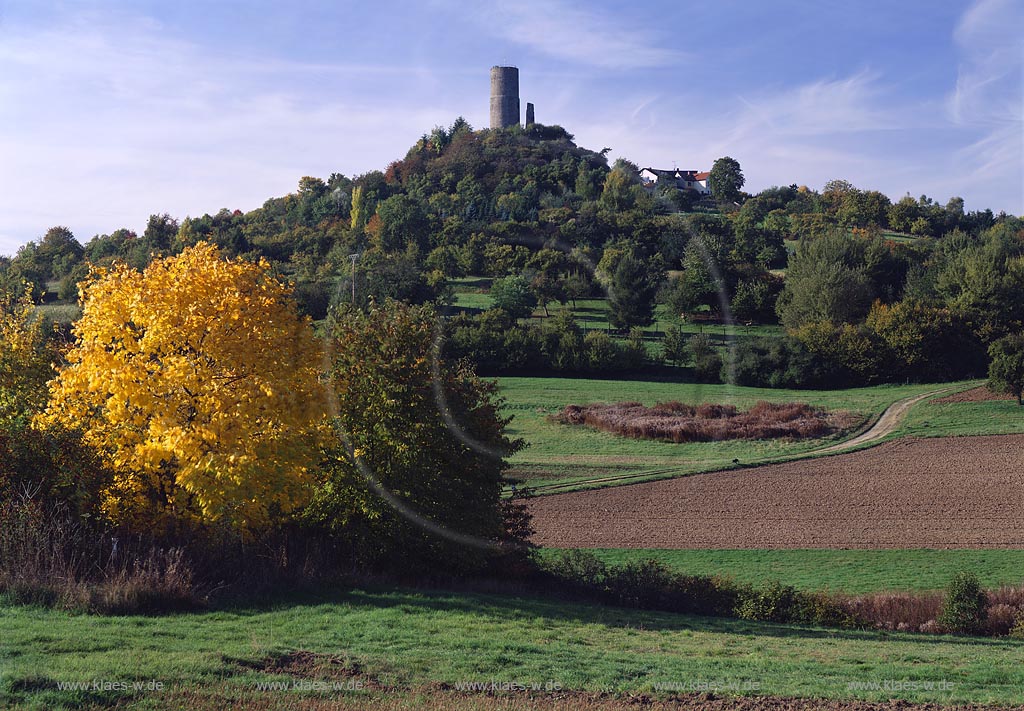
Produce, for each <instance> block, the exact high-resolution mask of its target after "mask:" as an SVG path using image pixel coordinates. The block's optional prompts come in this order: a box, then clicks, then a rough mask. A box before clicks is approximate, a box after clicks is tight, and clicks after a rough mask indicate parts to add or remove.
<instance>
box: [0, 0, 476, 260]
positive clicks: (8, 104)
mask: <svg viewBox="0 0 1024 711" xmlns="http://www.w3.org/2000/svg"><path fill="white" fill-rule="evenodd" d="M424 71H425V70H424V69H422V68H420V69H419V70H418V71H399V70H394V71H393V70H392V68H389V67H384V66H380V67H378V66H373V65H369V66H358V65H336V66H335V65H307V64H302V63H298V62H291V61H279V60H274V59H267V60H264V59H262V58H259V57H255V58H246V57H238V56H223V55H219V54H217V53H216V52H215V51H211V50H209V49H207V48H203V47H200V46H198V45H194V44H191V43H189V42H187V41H183V40H180V39H175V38H172V37H168V36H167V33H166V32H164V31H163V29H162V28H161V27H160V26H159V25H157V24H156V23H154V22H152V21H150V20H146V19H145V18H143V19H131V20H121V21H118V22H108V23H106V24H105V23H102V22H96V21H95V19H90V20H89V21H87V22H86V21H75V20H71V21H68V22H67V23H65V24H63V25H61V26H59V27H54V28H47V29H41V30H31V29H27V28H17V27H11V26H9V25H8V26H6V27H5V28H4V35H3V41H2V42H0V254H4V253H6V254H10V253H12V252H13V251H14V250H15V249H16V248H17V247H18V246H19V245H20V244H23V243H24V242H25V241H27V240H28V239H30V238H34V237H37V236H39V235H41V234H42V233H43V232H44V231H45V230H46V228H47V227H49V226H51V225H52V224H62V223H64V224H68V225H69V226H70V227H71V228H72V230H73V231H74V232H75V233H76V235H77V236H78V237H79V238H80V239H81V240H83V241H84V240H87V239H89V238H90V237H91V236H92V235H93V234H95V233H97V232H109V231H111V230H113V229H116V228H118V227H121V226H127V227H130V228H134V229H140V228H141V227H143V226H144V225H145V221H146V218H147V217H148V215H149V214H151V213H156V212H169V213H171V214H172V215H176V216H178V217H183V216H185V215H188V214H192V215H195V214H202V212H204V211H209V212H214V211H216V210H218V209H219V208H221V207H229V208H240V209H243V210H245V209H252V208H254V207H257V206H258V205H259V204H261V203H262V201H263V200H265V199H266V198H267V197H268V196H271V195H281V194H284V193H286V192H288V191H290V190H293V189H294V186H295V183H296V182H297V180H298V178H299V177H300V176H302V175H321V176H326V175H328V174H329V173H330V172H332V171H335V170H340V171H343V172H347V173H350V174H351V173H352V172H362V171H365V170H370V169H373V168H382V167H383V165H385V164H386V162H387V160H390V159H394V158H399V157H401V155H402V154H403V153H404V150H405V149H406V148H407V147H408V146H409V145H411V144H412V143H413V142H414V141H415V140H416V138H417V137H418V136H419V135H420V134H421V133H422V132H423V131H424V129H425V128H426V127H429V126H432V125H435V124H438V123H444V122H447V121H450V120H451V117H452V116H455V115H457V114H458V113H460V112H459V111H458V110H457V108H456V107H446V106H444V105H443V100H433V101H431V100H430V99H429V98H427V99H426V100H420V99H421V97H417V98H416V99H414V100H413V101H407V99H408V97H409V96H410V95H411V94H415V92H416V91H417V89H416V86H421V85H424V84H426V83H427V82H425V81H424V77H423V76H422V74H423V72H424ZM382 82H384V83H385V84H386V83H387V82H393V83H392V85H391V88H390V90H388V91H382V92H379V93H378V92H373V91H370V90H369V88H370V87H372V86H380V85H381V83H382Z"/></svg>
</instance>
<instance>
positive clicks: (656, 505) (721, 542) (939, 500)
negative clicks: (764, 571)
mask: <svg viewBox="0 0 1024 711" xmlns="http://www.w3.org/2000/svg"><path fill="white" fill-rule="evenodd" d="M1022 504H1024V435H1002V436H984V437H950V438H935V439H914V438H908V439H901V440H896V441H893V442H888V443H886V444H883V445H880V446H878V447H874V448H872V449H866V450H861V451H858V452H853V453H849V454H839V455H834V456H829V457H821V458H817V459H807V460H803V461H797V462H790V463H786V464H771V465H767V466H762V467H754V468H750V469H737V470H730V471H720V472H711V473H708V474H700V475H695V476H689V477H683V478H679V479H671V480H666V481H658V482H651V483H647V484H634V485H629V486H618V487H613V488H608V489H599V490H594V491H582V492H575V493H569V494H557V495H552V496H542V497H538V498H536V499H533V500H532V501H531V502H530V511H531V513H532V514H533V516H534V519H533V525H534V528H535V529H536V534H535V535H534V537H533V541H534V543H537V544H539V545H542V546H557V547H576V548H1018V547H1021V546H1024V516H1021V508H1022Z"/></svg>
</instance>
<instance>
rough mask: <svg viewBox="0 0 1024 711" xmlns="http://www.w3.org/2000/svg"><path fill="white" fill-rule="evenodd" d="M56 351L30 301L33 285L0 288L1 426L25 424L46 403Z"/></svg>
mask: <svg viewBox="0 0 1024 711" xmlns="http://www.w3.org/2000/svg"><path fill="white" fill-rule="evenodd" d="M56 356H57V352H56V349H55V348H54V347H53V345H52V344H51V343H49V342H48V340H47V337H46V330H45V328H44V326H43V321H42V319H40V318H39V317H38V315H37V314H36V308H35V304H33V302H32V287H31V286H26V285H22V286H21V287H16V288H13V289H0V428H7V427H11V426H15V425H17V424H20V423H26V422H27V421H28V419H29V418H30V417H31V415H32V414H33V413H35V412H38V411H39V410H40V409H42V407H43V406H44V405H45V404H46V397H45V393H46V387H45V385H46V381H47V380H49V379H50V378H51V377H53V369H52V368H51V367H50V364H51V363H52V362H53V360H54V359H55V358H56Z"/></svg>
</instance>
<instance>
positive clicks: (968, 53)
mask: <svg viewBox="0 0 1024 711" xmlns="http://www.w3.org/2000/svg"><path fill="white" fill-rule="evenodd" d="M1021 28H1024V6H1022V5H1021V4H1020V3H1019V2H1015V0H978V1H977V2H975V3H974V4H973V5H971V7H970V8H969V9H968V10H967V11H966V12H965V13H964V14H963V16H962V17H961V18H960V22H959V23H958V24H957V27H956V29H955V31H954V33H953V39H954V42H955V44H956V46H957V48H958V50H959V53H960V64H959V68H958V72H957V80H956V86H955V87H954V89H953V91H952V92H950V94H949V98H948V112H949V117H950V120H951V121H952V123H953V124H954V125H956V126H958V127H961V128H964V129H968V130H970V129H973V130H975V131H977V132H978V134H979V135H978V137H977V138H976V140H974V141H971V142H970V143H968V144H967V145H965V146H964V147H963V148H961V149H959V150H958V151H956V154H955V155H956V158H957V161H958V163H959V164H960V166H961V171H962V174H963V176H964V178H965V179H967V180H971V181H974V182H977V183H980V184H981V185H984V186H988V187H989V189H990V190H992V191H993V192H995V191H999V192H1009V193H1011V194H1013V196H1014V197H1013V202H1014V207H1012V208H1011V209H1013V210H1014V211H1015V212H1016V213H1018V214H1021V213H1024V46H1022V44H1021V36H1020V32H1021Z"/></svg>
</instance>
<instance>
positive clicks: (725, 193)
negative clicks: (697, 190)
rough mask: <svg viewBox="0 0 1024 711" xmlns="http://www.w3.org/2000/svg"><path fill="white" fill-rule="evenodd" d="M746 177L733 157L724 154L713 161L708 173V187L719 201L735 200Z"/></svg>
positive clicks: (737, 198) (738, 196)
mask: <svg viewBox="0 0 1024 711" xmlns="http://www.w3.org/2000/svg"><path fill="white" fill-rule="evenodd" d="M745 182H746V179H745V178H744V177H743V171H742V170H741V169H740V163H739V161H738V160H736V159H735V158H730V157H729V156H725V157H724V158H719V159H718V160H716V161H715V163H714V165H713V166H712V167H711V174H710V175H708V187H709V188H711V194H712V195H714V197H715V200H718V201H719V202H736V201H737V200H739V199H740V188H742V187H743V184H744V183H745Z"/></svg>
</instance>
